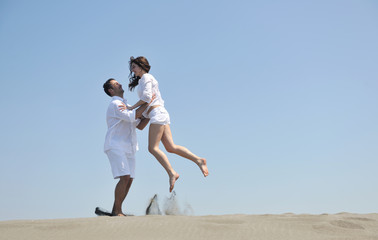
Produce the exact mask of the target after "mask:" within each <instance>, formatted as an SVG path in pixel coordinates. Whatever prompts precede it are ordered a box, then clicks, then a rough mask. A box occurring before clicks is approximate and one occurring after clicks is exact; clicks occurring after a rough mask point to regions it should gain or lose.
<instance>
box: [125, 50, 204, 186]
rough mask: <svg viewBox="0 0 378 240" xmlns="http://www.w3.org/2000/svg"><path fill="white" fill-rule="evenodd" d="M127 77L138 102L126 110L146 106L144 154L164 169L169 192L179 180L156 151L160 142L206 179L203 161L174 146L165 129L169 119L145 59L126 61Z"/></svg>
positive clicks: (167, 128) (167, 129)
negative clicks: (194, 165) (147, 122)
mask: <svg viewBox="0 0 378 240" xmlns="http://www.w3.org/2000/svg"><path fill="white" fill-rule="evenodd" d="M129 63H130V75H129V80H130V83H129V89H130V91H133V89H134V88H135V87H136V86H138V87H137V93H138V96H139V99H140V100H139V101H138V102H137V103H136V104H135V105H134V106H132V107H131V108H129V109H135V108H137V107H138V106H140V105H142V104H144V103H146V102H147V103H149V102H150V101H151V100H152V97H153V96H155V99H154V100H152V102H151V104H150V106H149V107H148V108H147V109H146V111H145V112H144V113H143V115H144V116H145V117H147V118H150V128H149V133H148V151H149V152H150V153H151V154H152V155H154V157H155V158H156V159H157V160H158V161H159V163H160V164H161V165H162V166H163V167H164V169H165V170H166V171H167V173H168V176H169V184H170V188H169V191H170V192H172V190H173V187H174V185H175V182H176V181H177V179H178V178H179V176H180V175H179V174H178V173H177V172H176V171H175V170H174V169H173V168H172V166H171V164H170V163H169V160H168V158H167V156H166V155H165V154H164V152H162V151H161V150H160V149H159V143H160V141H161V142H162V143H163V145H164V147H165V149H166V150H167V152H170V153H175V154H177V155H180V156H181V157H184V158H187V159H189V160H191V161H193V162H194V163H196V164H197V165H198V167H199V168H200V169H201V171H202V173H203V175H204V176H205V177H206V176H207V175H209V171H208V169H207V165H206V159H205V158H200V157H198V156H196V155H195V154H193V153H192V152H191V151H189V150H188V149H187V148H185V147H183V146H179V145H176V144H174V142H173V139H172V133H171V129H170V127H169V124H170V118H169V114H168V112H167V110H166V109H165V108H164V101H163V99H162V98H161V95H160V91H159V85H158V82H157V81H156V79H155V78H154V77H153V76H152V75H151V74H149V73H148V72H149V71H150V68H151V66H150V64H149V63H148V61H147V59H146V58H145V57H137V58H133V57H131V58H130V62H129Z"/></svg>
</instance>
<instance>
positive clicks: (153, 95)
mask: <svg viewBox="0 0 378 240" xmlns="http://www.w3.org/2000/svg"><path fill="white" fill-rule="evenodd" d="M155 99H156V94H155V93H154V94H152V98H151V101H150V102H149V103H148V105H150V104H151V103H152V102H153V101H154V100H155Z"/></svg>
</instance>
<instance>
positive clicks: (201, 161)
mask: <svg viewBox="0 0 378 240" xmlns="http://www.w3.org/2000/svg"><path fill="white" fill-rule="evenodd" d="M197 164H198V167H199V168H200V169H201V171H202V173H203V175H204V176H205V177H207V176H208V175H209V170H208V169H207V165H206V158H200V159H199V160H198V162H197Z"/></svg>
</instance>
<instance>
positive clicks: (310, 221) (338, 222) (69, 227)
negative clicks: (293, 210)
mask: <svg viewBox="0 0 378 240" xmlns="http://www.w3.org/2000/svg"><path fill="white" fill-rule="evenodd" d="M0 239H7V240H13V239H22V240H25V239H28V240H33V239H35V240H37V239H38V240H43V239H57V240H58V239H62V240H63V239H64V240H73V239H84V240H95V239H112V240H117V239H137V240H138V239H155V240H157V239H164V240H170V239H172V240H182V239H207V240H219V239H231V240H236V239H274V240H285V239H290V240H305V239H311V240H316V239H321V240H325V239H332V240H336V239H353V240H358V239H369V240H373V239H375V240H378V214H350V213H340V214H322V215H307V214H300V215H296V214H281V215H219V216H134V217H93V218H82V219H56V220H21V221H1V222H0Z"/></svg>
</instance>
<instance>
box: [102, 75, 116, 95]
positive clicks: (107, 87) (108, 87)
mask: <svg viewBox="0 0 378 240" xmlns="http://www.w3.org/2000/svg"><path fill="white" fill-rule="evenodd" d="M112 80H115V79H114V78H109V79H108V80H107V81H106V82H105V83H104V86H103V87H104V91H105V93H106V94H107V95H108V96H109V97H111V96H112V95H110V93H109V89H113V85H112V84H111V83H110V82H111V81H112Z"/></svg>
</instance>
